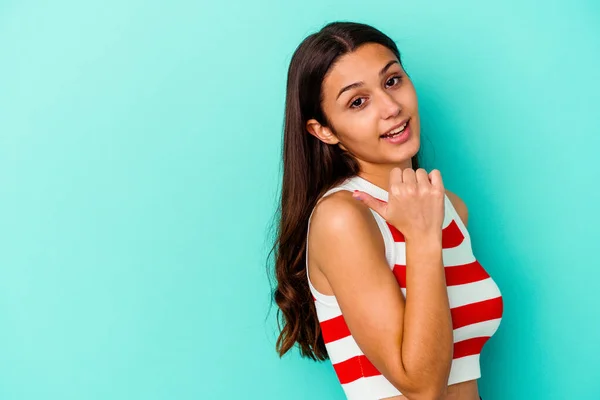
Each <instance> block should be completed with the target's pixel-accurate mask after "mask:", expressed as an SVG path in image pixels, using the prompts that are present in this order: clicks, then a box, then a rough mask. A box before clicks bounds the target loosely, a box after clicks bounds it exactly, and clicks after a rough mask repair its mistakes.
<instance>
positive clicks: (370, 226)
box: [310, 190, 383, 247]
mask: <svg viewBox="0 0 600 400" xmlns="http://www.w3.org/2000/svg"><path fill="white" fill-rule="evenodd" d="M310 229H311V236H313V237H314V239H315V242H320V241H321V240H324V241H326V242H327V243H328V244H329V245H331V244H333V241H334V240H335V241H336V242H337V241H345V242H354V241H358V242H363V243H364V241H365V240H368V238H374V237H375V238H376V237H377V236H376V235H374V233H376V232H377V231H378V227H377V223H376V221H375V219H374V218H373V216H372V215H371V212H370V211H369V209H368V208H367V207H366V206H365V205H364V204H362V203H361V202H359V201H357V200H356V199H354V198H353V197H352V193H351V192H349V191H347V190H342V191H339V192H336V193H333V194H331V195H329V196H327V197H325V198H324V199H321V201H319V202H318V203H317V205H316V206H315V209H314V211H313V216H312V221H311V227H310ZM369 241H372V239H371V240H369ZM347 244H352V243H347ZM382 244H383V243H382ZM327 247H331V246H327Z"/></svg>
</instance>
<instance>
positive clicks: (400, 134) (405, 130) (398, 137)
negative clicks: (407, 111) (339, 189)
mask: <svg viewBox="0 0 600 400" xmlns="http://www.w3.org/2000/svg"><path fill="white" fill-rule="evenodd" d="M409 136H410V120H408V121H406V123H405V124H404V125H402V126H400V127H398V128H396V129H394V130H393V131H391V132H390V133H386V134H385V135H381V136H380V137H381V138H382V139H383V140H385V141H386V142H388V143H392V144H399V143H404V142H406V141H407V140H408V138H409Z"/></svg>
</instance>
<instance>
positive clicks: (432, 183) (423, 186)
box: [353, 168, 445, 239]
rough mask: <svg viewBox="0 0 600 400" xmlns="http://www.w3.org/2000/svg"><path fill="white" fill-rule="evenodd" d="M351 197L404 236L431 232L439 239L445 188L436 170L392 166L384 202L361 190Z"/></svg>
mask: <svg viewBox="0 0 600 400" xmlns="http://www.w3.org/2000/svg"><path fill="white" fill-rule="evenodd" d="M353 196H354V198H356V199H358V200H360V201H362V202H363V203H364V204H365V205H366V206H368V207H370V208H371V209H373V210H374V211H375V212H377V213H378V214H379V215H381V216H382V217H383V218H384V219H385V220H386V221H387V222H389V223H390V224H391V225H393V226H394V227H395V228H396V229H398V230H399V231H400V232H402V234H403V235H404V237H405V238H406V239H412V238H414V237H423V236H428V235H430V234H432V233H433V234H439V235H440V238H441V231H442V224H443V222H444V196H445V188H444V183H443V181H442V176H441V173H440V171H439V170H437V169H434V170H432V171H431V173H429V174H428V173H427V171H426V170H425V169H423V168H419V169H417V170H416V171H414V170H413V169H412V168H405V169H404V170H402V169H400V168H394V169H392V170H391V171H390V183H389V189H388V202H387V203H386V202H383V201H380V200H378V199H376V198H374V197H373V196H371V195H369V194H368V193H365V192H363V191H355V192H354V194H353Z"/></svg>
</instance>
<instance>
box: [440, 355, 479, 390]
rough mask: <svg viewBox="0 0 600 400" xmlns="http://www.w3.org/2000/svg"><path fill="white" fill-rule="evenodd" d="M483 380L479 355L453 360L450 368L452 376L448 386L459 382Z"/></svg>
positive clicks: (449, 378)
mask: <svg viewBox="0 0 600 400" xmlns="http://www.w3.org/2000/svg"><path fill="white" fill-rule="evenodd" d="M479 378H481V368H480V366H479V354H474V355H472V356H466V357H461V358H456V359H454V360H452V366H451V367H450V376H449V377H448V385H453V384H455V383H458V382H465V381H470V380H473V379H479Z"/></svg>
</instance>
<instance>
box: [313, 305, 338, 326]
mask: <svg viewBox="0 0 600 400" xmlns="http://www.w3.org/2000/svg"><path fill="white" fill-rule="evenodd" d="M315 308H316V309H317V317H318V318H319V321H320V322H323V321H327V320H329V319H332V318H335V317H339V316H340V315H342V310H341V309H340V308H339V307H338V306H330V305H327V304H323V303H319V302H318V301H317V302H315Z"/></svg>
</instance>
